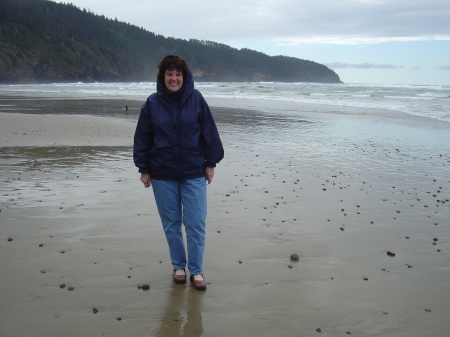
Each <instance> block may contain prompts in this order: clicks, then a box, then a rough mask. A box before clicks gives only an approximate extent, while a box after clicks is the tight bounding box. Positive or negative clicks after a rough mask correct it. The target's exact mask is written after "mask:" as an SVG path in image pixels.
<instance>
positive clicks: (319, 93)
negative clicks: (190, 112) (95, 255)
mask: <svg viewBox="0 0 450 337" xmlns="http://www.w3.org/2000/svg"><path fill="white" fill-rule="evenodd" d="M196 88H197V89H199V90H200V91H201V92H202V94H203V95H204V96H205V98H206V99H207V100H208V98H217V99H234V98H242V99H248V100H250V101H251V100H255V101H258V102H261V101H272V102H280V103H282V102H294V103H302V104H320V105H323V106H330V107H331V106H340V107H350V108H361V110H362V111H363V109H364V112H365V113H367V111H368V109H383V110H388V111H396V112H402V113H406V114H410V115H416V116H422V117H428V118H432V119H435V120H439V121H443V122H450V86H442V85H436V86H429V85H428V86H425V85H423V86H419V85H372V84H318V83H278V82H244V83H242V82H239V83H238V82H208V83H206V82H200V83H196ZM155 90H156V85H155V83H154V82H139V83H138V82H133V83H54V84H17V85H0V97H2V96H26V97H30V98H55V99H58V98H74V99H111V98H114V99H128V100H136V101H142V102H143V101H145V99H146V97H147V96H148V95H149V94H151V93H153V92H155ZM5 109H7V107H5V106H4V105H2V103H1V102H0V110H2V111H4V110H5Z"/></svg>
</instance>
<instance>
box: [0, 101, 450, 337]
mask: <svg viewBox="0 0 450 337" xmlns="http://www.w3.org/2000/svg"><path fill="white" fill-rule="evenodd" d="M208 101H209V103H210V105H211V106H212V107H221V108H215V109H213V111H214V113H215V116H216V121H217V123H218V126H219V129H220V131H221V136H222V138H223V141H224V145H225V149H226V151H225V155H226V158H225V159H224V160H223V162H222V163H220V164H219V165H218V167H217V169H216V175H215V178H214V181H213V183H212V184H211V185H210V186H208V193H209V214H208V232H207V247H206V256H205V261H204V267H205V271H204V272H205V278H206V280H207V282H208V289H207V290H206V291H205V292H199V291H196V290H194V289H192V288H191V287H190V286H189V284H186V285H176V284H173V283H172V281H171V269H172V267H171V265H170V261H169V258H168V249H167V245H166V242H165V238H164V235H163V232H162V229H161V226H160V221H159V217H158V215H157V213H156V208H155V205H154V200H153V196H152V193H151V189H144V188H143V187H142V184H141V183H140V181H139V179H138V174H137V170H136V169H135V167H134V164H133V162H132V158H131V155H132V154H131V144H132V136H133V132H134V125H135V118H136V113H137V111H138V107H139V106H140V102H136V105H135V106H134V105H133V106H130V110H131V111H132V112H133V111H134V113H132V115H131V116H130V115H123V116H116V117H114V118H106V117H104V116H103V117H93V116H90V115H91V113H90V112H89V111H88V112H87V113H86V111H85V112H84V114H83V115H82V116H79V115H67V114H64V115H58V114H45V115H42V114H34V115H30V114H27V115H24V114H19V113H18V112H20V111H16V112H15V113H14V112H13V113H11V112H10V113H0V122H1V123H0V153H1V156H2V161H1V165H0V179H1V199H0V201H1V203H0V209H1V213H0V219H1V225H0V275H1V276H0V294H1V295H0V296H1V297H0V303H1V304H0V335H1V336H5V337H9V336H30V335H34V336H102V335H104V336H347V335H350V334H351V335H353V336H417V337H419V336H436V337H437V336H439V337H441V336H445V335H447V334H448V331H449V329H450V323H449V321H448V317H449V315H450V307H449V303H450V282H449V281H450V201H449V199H450V170H449V167H450V146H449V144H450V142H448V137H449V136H448V135H449V134H450V132H449V131H450V125H447V124H446V123H443V122H436V121H432V120H429V119H426V118H419V117H417V118H416V117H414V116H407V115H402V114H392V113H388V112H386V111H367V112H361V111H357V110H349V109H344V108H339V107H336V109H334V110H333V111H329V108H324V107H321V106H303V105H302V106H297V105H295V104H294V103H292V104H286V105H285V106H283V107H280V106H277V103H276V102H275V103H273V102H272V103H271V102H268V103H267V102H265V103H259V104H257V105H255V103H254V102H248V101H245V100H240V101H233V102H229V101H220V100H208ZM100 104H101V102H100ZM108 104H111V101H109V103H106V101H105V105H108ZM117 106H122V104H121V103H119V102H117ZM224 106H228V108H223V107H224ZM109 108H111V109H113V107H112V106H110V107H109ZM43 109H44V110H45V104H44V108H43ZM67 109H70V108H69V107H67ZM18 110H20V107H19V108H18ZM24 134H25V135H24ZM446 137H447V138H446ZM8 238H9V239H11V240H12V241H8ZM387 252H391V253H393V254H395V256H389V255H388V254H387ZM293 253H295V254H298V255H299V257H300V260H299V262H292V261H290V256H291V254H293ZM144 283H147V284H149V285H150V290H148V291H144V290H141V289H138V286H139V285H142V284H144ZM69 287H73V290H69ZM94 308H95V309H97V310H98V312H97V313H94V311H93V309H94Z"/></svg>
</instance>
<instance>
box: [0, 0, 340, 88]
mask: <svg viewBox="0 0 450 337" xmlns="http://www.w3.org/2000/svg"><path fill="white" fill-rule="evenodd" d="M0 9H1V10H0V22H1V29H0V47H1V48H0V82H2V83H18V82H72V81H105V82H107V81H153V80H154V79H155V76H156V70H157V69H156V64H157V62H158V61H159V60H160V59H161V58H162V57H163V56H165V55H167V54H176V55H180V56H182V57H184V58H185V59H186V60H187V62H188V64H189V66H190V67H191V69H192V70H193V72H194V74H195V76H196V79H197V80H200V81H280V82H323V83H340V79H339V76H338V75H337V74H336V73H335V72H334V71H332V70H331V69H329V68H327V67H326V66H324V65H322V64H319V63H316V62H312V61H307V60H301V59H297V58H292V57H284V56H275V57H270V56H268V55H265V54H263V53H260V52H256V51H253V50H248V49H241V50H238V49H235V48H232V47H229V46H226V45H223V44H219V43H215V42H211V41H199V40H189V41H186V40H181V39H175V38H165V37H163V36H161V35H156V34H154V33H152V32H148V31H145V30H144V29H142V28H139V27H136V26H133V25H130V24H127V23H123V22H119V21H117V19H116V20H110V19H107V18H105V17H104V16H99V15H95V14H93V13H90V12H87V11H86V10H80V9H79V8H77V7H75V6H73V5H72V4H57V3H54V2H52V1H48V0H0Z"/></svg>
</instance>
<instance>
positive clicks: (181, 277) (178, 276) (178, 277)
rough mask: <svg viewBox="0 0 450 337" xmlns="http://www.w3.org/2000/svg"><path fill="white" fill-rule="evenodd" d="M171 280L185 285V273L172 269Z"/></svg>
mask: <svg viewBox="0 0 450 337" xmlns="http://www.w3.org/2000/svg"><path fill="white" fill-rule="evenodd" d="M172 278H173V282H175V283H186V271H185V270H184V269H174V270H173V274H172Z"/></svg>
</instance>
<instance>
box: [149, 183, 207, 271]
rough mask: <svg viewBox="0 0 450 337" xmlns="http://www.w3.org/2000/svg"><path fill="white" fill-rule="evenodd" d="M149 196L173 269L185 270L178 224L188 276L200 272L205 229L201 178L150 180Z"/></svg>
mask: <svg viewBox="0 0 450 337" xmlns="http://www.w3.org/2000/svg"><path fill="white" fill-rule="evenodd" d="M152 187H153V194H154V195H155V201H156V206H157V208H158V213H159V216H160V217H161V222H162V226H163V229H164V233H165V234H166V239H167V243H168V244H169V251H170V258H171V260H172V266H173V268H174V269H184V268H185V267H186V251H185V248H184V241H183V234H182V229H181V227H182V225H183V224H184V228H185V231H186V240H187V252H188V261H187V265H188V269H189V273H190V274H191V275H198V274H201V273H202V272H203V266H202V264H203V253H204V250H205V227H206V222H205V221H206V212H207V211H206V180H205V177H201V178H196V179H189V180H186V181H184V182H179V181H175V180H156V179H152Z"/></svg>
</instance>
